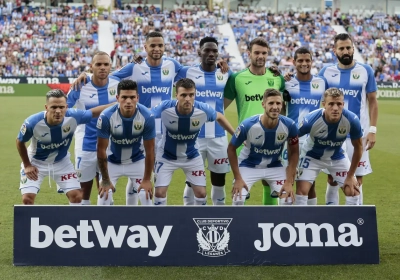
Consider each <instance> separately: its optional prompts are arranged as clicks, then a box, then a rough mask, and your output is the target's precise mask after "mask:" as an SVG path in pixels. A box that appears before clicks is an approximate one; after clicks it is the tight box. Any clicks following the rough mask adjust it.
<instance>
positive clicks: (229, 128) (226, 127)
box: [216, 112, 235, 135]
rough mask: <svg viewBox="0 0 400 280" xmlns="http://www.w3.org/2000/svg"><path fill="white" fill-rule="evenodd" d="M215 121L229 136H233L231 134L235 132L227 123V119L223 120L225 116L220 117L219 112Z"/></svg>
mask: <svg viewBox="0 0 400 280" xmlns="http://www.w3.org/2000/svg"><path fill="white" fill-rule="evenodd" d="M216 121H217V122H218V123H219V124H220V125H221V126H222V127H223V128H224V129H225V130H226V131H228V132H229V134H230V135H233V134H234V133H235V130H234V129H233V127H232V125H231V124H230V123H229V121H228V119H227V118H225V116H224V115H222V114H221V113H220V112H217V118H216Z"/></svg>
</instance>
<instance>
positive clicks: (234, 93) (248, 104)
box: [224, 68, 285, 124]
mask: <svg viewBox="0 0 400 280" xmlns="http://www.w3.org/2000/svg"><path fill="white" fill-rule="evenodd" d="M268 88H274V89H277V90H279V91H280V92H283V91H284V89H285V80H284V78H283V77H282V76H276V77H275V76H274V74H273V73H272V72H271V71H270V70H269V69H266V71H265V74H264V75H254V74H253V73H251V72H250V70H249V68H246V69H244V70H242V71H240V72H237V73H235V74H233V75H231V76H230V77H229V79H228V82H227V83H226V86H225V90H224V98H227V99H230V100H234V99H236V107H237V114H238V121H239V124H240V123H242V122H243V121H244V120H245V119H247V118H249V117H252V116H254V115H257V114H263V113H264V108H263V107H262V106H261V102H262V100H263V96H264V91H265V90H266V89H268Z"/></svg>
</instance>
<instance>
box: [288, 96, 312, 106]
mask: <svg viewBox="0 0 400 280" xmlns="http://www.w3.org/2000/svg"><path fill="white" fill-rule="evenodd" d="M318 102H319V100H316V99H309V98H304V97H301V98H292V99H291V100H290V104H307V105H308V104H309V105H313V106H318Z"/></svg>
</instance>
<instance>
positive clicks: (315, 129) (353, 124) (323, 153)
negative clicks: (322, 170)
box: [299, 109, 362, 160]
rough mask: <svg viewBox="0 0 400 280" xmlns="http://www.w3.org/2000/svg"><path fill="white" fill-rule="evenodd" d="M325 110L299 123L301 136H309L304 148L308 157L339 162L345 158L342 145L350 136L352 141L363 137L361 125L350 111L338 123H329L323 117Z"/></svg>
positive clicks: (308, 116)
mask: <svg viewBox="0 0 400 280" xmlns="http://www.w3.org/2000/svg"><path fill="white" fill-rule="evenodd" d="M323 113H324V109H319V110H317V111H314V112H311V113H310V114H308V115H307V116H306V117H305V118H304V120H303V122H301V123H299V135H300V136H303V135H306V134H309V136H308V137H307V139H306V142H305V143H304V145H303V147H302V153H304V152H305V155H306V156H309V157H311V158H315V159H321V160H338V159H342V158H344V157H345V155H344V153H345V152H344V151H343V149H342V144H343V142H344V141H345V140H346V138H347V135H348V134H349V135H350V138H351V139H352V140H354V139H359V138H361V137H362V129H361V123H360V120H359V119H358V117H357V116H356V115H355V114H354V113H352V112H350V111H349V110H346V109H343V114H342V117H341V119H340V121H338V122H337V123H332V124H331V123H327V122H326V121H325V117H324V115H323Z"/></svg>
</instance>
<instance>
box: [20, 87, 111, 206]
mask: <svg viewBox="0 0 400 280" xmlns="http://www.w3.org/2000/svg"><path fill="white" fill-rule="evenodd" d="M107 107H108V106H99V107H96V108H93V109H90V110H76V109H68V105H67V98H66V96H65V94H64V92H63V91H62V90H60V89H53V90H50V91H49V92H47V94H46V105H45V108H46V111H44V112H40V113H37V114H34V115H32V116H30V117H28V118H27V119H26V120H25V121H24V123H23V124H22V127H21V130H20V132H19V134H18V138H17V149H18V153H19V155H20V157H21V159H22V164H21V184H20V190H21V193H22V201H23V203H24V204H34V202H35V198H36V195H37V193H38V192H39V190H40V185H41V184H42V181H43V179H44V177H46V176H49V177H52V178H53V179H54V180H55V181H56V183H57V184H58V185H59V186H60V187H61V189H62V190H63V192H64V193H65V194H66V195H67V197H68V199H69V202H70V204H71V205H80V204H81V200H82V195H81V191H80V189H81V187H80V185H79V182H78V176H77V175H76V172H75V169H74V166H73V165H72V162H71V160H70V154H69V152H68V149H69V146H70V145H71V141H72V137H73V135H74V132H75V130H76V128H77V126H78V125H80V124H85V123H89V122H90V121H91V120H92V118H97V117H98V116H99V115H100V113H101V112H102V111H103V110H104V109H105V108H107ZM31 139H32V140H31ZM29 140H31V143H30V145H29V147H28V149H27V148H26V146H25V143H26V142H28V141H29ZM49 183H50V178H49Z"/></svg>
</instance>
